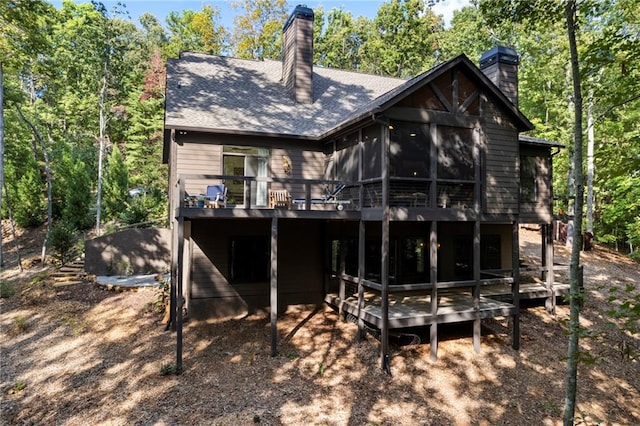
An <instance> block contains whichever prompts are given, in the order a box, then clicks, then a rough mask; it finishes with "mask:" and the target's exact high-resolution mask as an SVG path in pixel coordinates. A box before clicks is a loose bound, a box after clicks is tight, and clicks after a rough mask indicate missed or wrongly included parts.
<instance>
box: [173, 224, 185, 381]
mask: <svg viewBox="0 0 640 426" xmlns="http://www.w3.org/2000/svg"><path fill="white" fill-rule="evenodd" d="M183 265H184V218H182V217H180V218H179V219H178V275H177V278H178V283H177V286H176V297H175V300H176V304H175V314H174V315H175V319H176V321H175V323H176V374H180V373H181V372H182V306H183V305H184V295H183V294H182V288H183V285H182V280H183V272H184V271H183Z"/></svg>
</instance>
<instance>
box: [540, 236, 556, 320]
mask: <svg viewBox="0 0 640 426" xmlns="http://www.w3.org/2000/svg"><path fill="white" fill-rule="evenodd" d="M542 263H543V270H544V271H545V277H544V278H545V287H546V288H547V292H548V294H549V296H548V297H547V299H546V300H545V302H544V306H545V308H546V309H547V311H548V312H550V313H555V311H556V294H555V290H554V289H553V229H552V226H551V225H549V224H544V225H542Z"/></svg>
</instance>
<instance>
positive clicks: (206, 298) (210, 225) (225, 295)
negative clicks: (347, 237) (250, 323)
mask: <svg viewBox="0 0 640 426" xmlns="http://www.w3.org/2000/svg"><path fill="white" fill-rule="evenodd" d="M278 226H279V229H278V254H279V258H278V302H279V303H278V305H279V307H281V308H282V307H285V306H287V305H291V304H302V303H304V304H316V303H321V302H322V299H323V297H324V293H323V289H324V273H323V271H324V259H323V248H324V246H325V241H324V236H323V235H324V234H323V232H322V229H323V228H322V226H323V223H322V222H320V221H305V220H302V221H300V220H296V221H287V220H280V221H279V222H278ZM270 229H271V221H269V220H251V221H248V220H216V221H193V222H192V230H191V231H192V244H193V249H192V253H193V259H192V263H191V265H192V267H191V283H190V288H191V295H190V302H191V309H192V311H193V312H190V315H193V316H194V317H196V318H204V317H206V318H212V317H224V316H232V315H242V314H246V313H247V312H253V311H255V310H257V309H261V308H265V307H268V306H269V282H268V281H264V282H243V283H232V282H231V279H230V253H231V248H230V247H231V246H230V244H231V240H232V239H233V238H236V237H254V236H255V237H260V236H261V237H265V238H268V237H269V236H270Z"/></svg>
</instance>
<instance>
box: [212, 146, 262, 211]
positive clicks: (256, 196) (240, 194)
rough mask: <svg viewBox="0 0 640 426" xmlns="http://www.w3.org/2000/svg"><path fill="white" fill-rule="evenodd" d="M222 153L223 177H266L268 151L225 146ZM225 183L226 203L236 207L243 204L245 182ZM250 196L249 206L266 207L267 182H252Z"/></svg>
mask: <svg viewBox="0 0 640 426" xmlns="http://www.w3.org/2000/svg"><path fill="white" fill-rule="evenodd" d="M223 153H224V154H223V158H222V168H223V173H224V174H225V175H227V176H257V177H267V163H268V161H269V150H268V149H266V148H251V147H239V146H225V147H224V148H223ZM225 183H226V185H227V188H228V189H227V191H228V193H227V202H228V203H229V204H236V205H242V204H245V200H244V195H245V193H246V191H245V185H247V183H246V181H244V180H233V181H227V182H225ZM250 196H251V205H254V206H266V205H267V182H253V185H252V186H251V194H250Z"/></svg>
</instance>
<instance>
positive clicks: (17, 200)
mask: <svg viewBox="0 0 640 426" xmlns="http://www.w3.org/2000/svg"><path fill="white" fill-rule="evenodd" d="M22 171H23V173H24V174H23V175H22V176H21V177H20V178H19V179H18V183H17V185H16V195H15V197H14V200H13V203H14V211H13V216H14V218H15V221H16V224H17V225H18V226H20V227H23V228H28V227H33V226H38V225H40V224H41V223H42V222H43V221H44V218H45V216H46V202H45V197H44V182H43V180H42V174H41V172H40V168H39V167H38V165H37V163H36V162H35V161H33V160H27V161H26V162H25V164H24V165H22Z"/></svg>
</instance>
